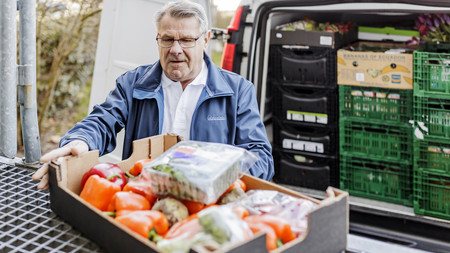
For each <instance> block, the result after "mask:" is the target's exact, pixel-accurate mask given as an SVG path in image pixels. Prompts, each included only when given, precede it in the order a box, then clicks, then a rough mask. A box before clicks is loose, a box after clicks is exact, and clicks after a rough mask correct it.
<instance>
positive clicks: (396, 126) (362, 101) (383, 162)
mask: <svg viewBox="0 0 450 253" xmlns="http://www.w3.org/2000/svg"><path fill="white" fill-rule="evenodd" d="M412 104H413V91H412V90H398V89H386V88H377V87H362V86H349V85H339V117H340V119H339V144H340V145H339V153H340V167H339V170H340V188H341V189H343V190H346V191H348V192H349V193H350V194H351V195H354V196H360V197H365V198H371V199H377V200H381V201H386V202H391V203H397V204H402V205H407V206H412V204H413V197H412V196H413V190H412V187H413V183H412V161H413V147H412V127H411V120H412V107H413V106H412Z"/></svg>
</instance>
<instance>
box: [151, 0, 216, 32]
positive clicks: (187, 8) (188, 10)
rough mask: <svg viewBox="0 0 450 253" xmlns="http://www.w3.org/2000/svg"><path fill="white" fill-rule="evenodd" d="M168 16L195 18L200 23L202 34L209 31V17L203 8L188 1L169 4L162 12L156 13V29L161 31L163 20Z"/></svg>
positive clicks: (181, 0) (182, 0)
mask: <svg viewBox="0 0 450 253" xmlns="http://www.w3.org/2000/svg"><path fill="white" fill-rule="evenodd" d="M166 14H167V15H170V16H171V17H174V18H190V17H194V18H195V19H197V21H198V23H199V26H200V33H204V32H206V31H208V17H207V16H206V12H205V9H204V8H203V6H201V5H200V4H198V3H195V2H192V1H188V0H179V1H175V2H169V3H167V4H166V5H164V7H163V8H162V9H161V10H159V11H158V12H156V15H155V24H156V29H159V27H160V25H161V20H162V18H163V17H164V16H165V15H166Z"/></svg>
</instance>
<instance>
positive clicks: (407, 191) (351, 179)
mask: <svg viewBox="0 0 450 253" xmlns="http://www.w3.org/2000/svg"><path fill="white" fill-rule="evenodd" d="M339 171H340V188H341V189H342V190H345V191H348V192H349V193H350V194H351V195H354V196H359V197H364V198H370V199H377V200H381V201H385V202H391V203H396V204H402V205H406V206H412V205H413V189H412V165H411V164H407V163H391V162H386V161H381V160H370V159H364V158H358V157H352V156H345V155H341V156H340V167H339Z"/></svg>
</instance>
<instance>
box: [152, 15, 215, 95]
mask: <svg viewBox="0 0 450 253" xmlns="http://www.w3.org/2000/svg"><path fill="white" fill-rule="evenodd" d="M200 35H201V36H200ZM199 36H200V38H199V39H198V40H197V42H196V43H195V46H194V47H192V48H183V47H181V46H180V44H179V42H178V41H174V43H173V45H172V47H170V48H163V47H159V58H160V62H161V66H162V68H163V71H164V73H165V74H166V76H167V77H168V78H170V79H171V80H173V81H179V82H181V84H182V85H183V87H184V86H185V85H187V84H189V83H190V82H191V81H192V80H194V79H195V77H196V76H197V75H198V74H199V73H200V71H201V69H202V63H203V51H204V50H206V47H207V43H208V40H209V33H204V34H203V35H202V34H200V29H199V22H198V21H197V20H196V19H195V18H194V17H190V18H174V17H170V16H169V15H165V16H164V17H163V18H162V20H161V23H160V27H159V29H158V38H162V39H174V40H178V39H195V38H197V37H199Z"/></svg>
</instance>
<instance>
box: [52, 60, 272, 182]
mask: <svg viewBox="0 0 450 253" xmlns="http://www.w3.org/2000/svg"><path fill="white" fill-rule="evenodd" d="M204 59H205V62H206V64H207V66H208V69H209V71H208V79H207V83H206V86H205V88H204V89H203V91H202V93H201V95H200V98H199V100H198V102H197V106H196V109H195V111H194V114H193V116H192V123H191V130H190V136H191V140H197V141H208V142H217V143H227V144H233V145H236V146H239V147H242V148H245V149H247V150H250V151H252V152H256V153H257V154H258V155H259V160H258V161H257V162H256V164H255V165H253V167H252V168H251V169H250V174H252V175H254V176H256V177H260V178H262V179H266V180H270V179H271V178H272V177H273V174H274V170H273V157H272V154H271V151H272V147H271V145H270V143H269V141H268V139H267V134H266V130H265V127H264V125H263V123H262V121H261V118H260V115H259V109H258V104H257V101H256V96H255V88H254V85H253V84H252V83H250V82H249V81H247V80H245V79H244V78H243V77H241V76H239V75H237V74H235V73H232V72H229V71H226V70H223V69H220V68H218V67H217V66H215V65H214V63H213V62H212V61H211V59H210V58H209V57H208V56H207V55H206V54H205V55H204ZM161 73H162V68H161V65H160V62H159V61H158V62H156V63H155V64H152V65H146V66H140V67H138V68H136V69H134V70H131V71H128V72H126V73H124V74H123V75H121V76H120V77H119V78H118V79H117V80H116V88H115V89H113V90H112V91H111V92H110V94H109V95H108V96H107V98H106V101H105V102H103V103H102V104H101V105H96V106H95V107H94V109H93V111H92V112H91V113H90V114H89V115H88V116H87V117H86V118H85V119H83V120H82V121H81V122H79V123H77V124H76V125H75V126H74V127H73V128H72V129H71V130H70V131H69V132H68V133H67V134H66V135H65V136H64V137H63V139H62V140H61V143H60V146H63V145H65V144H67V143H68V142H70V141H71V140H74V139H79V140H83V141H85V142H86V143H87V144H88V145H89V149H90V150H96V149H98V150H99V152H100V155H103V154H106V153H109V152H112V151H113V150H114V149H115V147H116V144H117V143H116V135H117V133H119V131H120V130H121V129H122V128H125V139H124V144H123V155H122V158H123V159H126V158H128V157H129V156H130V155H131V153H132V142H133V140H137V139H141V138H146V137H148V136H153V135H158V134H161V129H162V124H163V117H164V95H163V89H162V86H161ZM155 119H158V120H155Z"/></svg>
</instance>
